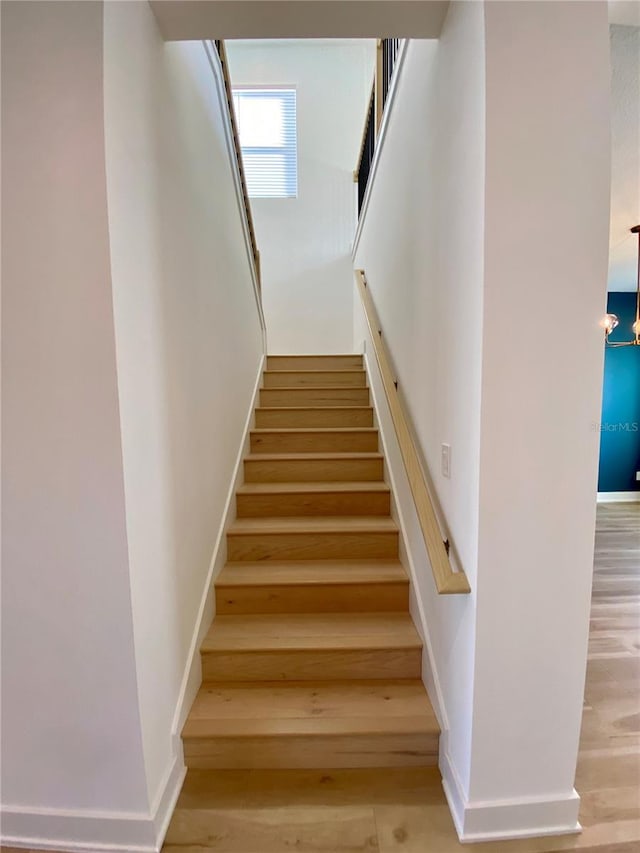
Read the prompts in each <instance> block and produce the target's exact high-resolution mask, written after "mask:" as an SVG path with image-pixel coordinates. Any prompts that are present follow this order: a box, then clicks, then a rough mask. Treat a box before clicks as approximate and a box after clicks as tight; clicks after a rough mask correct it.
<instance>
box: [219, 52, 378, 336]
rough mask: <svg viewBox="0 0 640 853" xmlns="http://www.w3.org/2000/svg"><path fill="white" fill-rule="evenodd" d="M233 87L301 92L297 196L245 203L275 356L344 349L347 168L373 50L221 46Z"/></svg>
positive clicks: (348, 324) (349, 216)
mask: <svg viewBox="0 0 640 853" xmlns="http://www.w3.org/2000/svg"><path fill="white" fill-rule="evenodd" d="M227 53H228V56H229V66H230V70H231V77H232V81H233V83H234V84H236V85H250V84H260V85H269V84H273V85H291V86H295V88H296V90H297V119H298V197H297V198H295V199H262V198H255V199H252V200H251V207H252V210H253V215H254V220H255V226H256V235H257V240H258V246H259V248H260V256H261V266H262V289H263V299H264V310H265V317H266V321H267V329H268V333H269V352H271V353H312V352H318V353H323V352H325V353H330V352H350V351H351V348H352V326H353V308H352V272H351V271H352V266H351V258H350V251H351V242H352V239H353V234H354V230H355V190H354V186H355V185H354V183H353V170H354V169H355V167H356V160H357V156H358V152H359V146H360V140H361V138H362V129H363V125H364V117H365V113H366V108H367V99H368V97H369V94H370V92H371V81H372V79H373V63H374V53H375V45H374V43H373V42H371V41H365V42H360V43H357V42H355V43H354V42H335V43H333V44H331V43H326V42H324V43H322V42H321V43H318V42H314V41H310V42H309V41H305V42H295V41H294V42H287V41H285V42H282V43H280V44H278V43H273V42H266V43H265V42H257V43H246V42H240V43H238V42H227Z"/></svg>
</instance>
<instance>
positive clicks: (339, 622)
mask: <svg viewBox="0 0 640 853" xmlns="http://www.w3.org/2000/svg"><path fill="white" fill-rule="evenodd" d="M244 480H245V482H244V484H243V485H242V486H241V487H240V488H239V489H238V492H237V495H236V501H237V519H236V521H235V522H234V523H233V524H232V526H231V527H230V529H229V531H228V537H227V549H228V563H227V564H226V566H225V567H224V569H223V570H222V572H221V573H220V575H219V577H218V579H217V582H216V584H215V594H216V613H217V615H216V618H215V619H214V621H213V624H212V626H211V628H210V629H209V631H208V633H207V635H206V637H205V639H204V642H203V644H202V647H201V657H202V675H203V683H202V686H201V688H200V690H199V692H198V695H197V697H196V699H195V702H194V704H193V707H192V709H191V712H190V714H189V717H188V719H187V722H186V724H185V726H184V729H183V732H182V738H183V744H184V755H185V762H186V764H187V767H188V768H189V769H190V770H191V769H199V770H202V769H209V770H239V769H295V768H336V769H337V768H365V767H409V766H413V767H416V766H417V767H420V766H433V765H435V764H436V763H437V754H438V739H439V728H438V723H437V721H436V718H435V715H434V713H433V709H432V707H431V704H430V702H429V699H428V697H427V694H426V692H425V689H424V686H423V684H422V681H421V677H420V676H421V659H422V643H421V639H420V637H419V635H418V633H417V631H416V629H415V626H414V624H413V622H412V620H411V616H410V615H409V610H408V603H409V581H408V578H407V576H406V573H405V571H404V568H403V566H402V565H401V563H400V561H399V557H398V537H399V531H398V528H397V525H396V524H395V522H394V521H393V519H392V518H391V515H390V500H391V495H390V489H389V486H388V485H387V484H386V483H385V481H384V459H383V456H382V454H381V452H380V448H379V438H378V431H377V429H376V428H375V427H374V419H373V409H372V406H371V402H370V399H369V389H368V387H367V379H366V373H365V371H364V368H363V364H362V357H361V356H358V355H345V356H270V357H269V358H268V361H267V370H266V371H265V374H264V383H263V388H262V389H261V391H260V405H259V407H258V408H257V410H256V413H255V428H254V429H253V430H252V431H251V446H250V454H249V455H248V456H247V457H246V458H245V460H244Z"/></svg>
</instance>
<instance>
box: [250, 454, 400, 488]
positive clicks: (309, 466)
mask: <svg viewBox="0 0 640 853" xmlns="http://www.w3.org/2000/svg"><path fill="white" fill-rule="evenodd" d="M383 472H384V469H383V464H382V459H381V458H380V459H335V460H333V459H270V460H267V459H265V460H264V461H263V460H260V459H249V460H245V462H244V476H245V480H246V482H247V483H288V482H293V483H304V482H307V483H309V482H318V483H327V482H331V481H336V482H346V483H349V482H359V481H362V480H367V481H379V480H382V477H383Z"/></svg>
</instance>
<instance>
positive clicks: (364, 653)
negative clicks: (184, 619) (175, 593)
mask: <svg viewBox="0 0 640 853" xmlns="http://www.w3.org/2000/svg"><path fill="white" fill-rule="evenodd" d="M421 660H422V650H421V649H420V648H409V649H340V650H331V651H325V650H321V649H310V650H302V651H301V650H294V651H268V652H261V651H248V652H246V651H245V652H236V651H228V650H224V651H221V652H204V653H203V654H202V680H203V682H208V681H233V682H236V681H242V682H245V681H317V680H318V678H319V677H320V678H322V680H323V681H333V680H336V681H343V680H346V679H351V678H354V679H363V678H364V679H367V680H369V681H370V680H374V679H387V678H394V679H398V678H420V670H421Z"/></svg>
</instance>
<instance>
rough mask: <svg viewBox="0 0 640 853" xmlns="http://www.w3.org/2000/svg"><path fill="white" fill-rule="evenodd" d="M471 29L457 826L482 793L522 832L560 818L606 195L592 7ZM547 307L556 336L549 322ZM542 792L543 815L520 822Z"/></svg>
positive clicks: (478, 827)
mask: <svg viewBox="0 0 640 853" xmlns="http://www.w3.org/2000/svg"><path fill="white" fill-rule="evenodd" d="M485 25H486V39H487V42H486V44H487V143H486V144H487V167H486V168H487V171H486V181H487V188H486V202H485V229H486V230H485V291H484V333H483V337H484V344H483V368H482V372H483V386H482V423H481V462H480V528H479V534H480V535H479V555H478V563H479V564H478V605H477V634H476V677H475V695H474V716H473V754H472V761H471V766H472V772H471V785H470V798H471V804H472V813H471V814H470V815H469V816H468V828H469V831H470V832H472V831H474V829H475V831H477V832H482V829H483V826H484V822H485V818H484V815H483V810H482V803H483V802H487V801H489V802H490V801H494V802H500V801H504V800H506V799H510V800H516V801H517V800H518V799H520V800H521V802H523V803H524V804H531V808H530V816H529V819H530V820H531V821H532V822H533V823H534V825H536V824H537V823H540V822H541V821H542V820H548V822H549V824H550V825H553V824H554V823H555V825H557V826H567V825H569V823H570V820H571V815H572V814H573V816H574V817H573V819H574V820H575V819H576V818H577V802H575V801H573V800H572V789H573V780H574V775H575V765H576V757H577V749H578V739H579V733H580V724H581V717H582V698H583V694H584V673H585V664H586V653H587V639H588V631H589V605H590V596H591V576H592V569H593V541H594V528H595V495H596V482H597V466H598V438H599V437H598V432H597V430H594V429H593V424H594V423H597V422H598V419H599V417H600V396H601V387H602V370H603V362H602V358H603V348H602V335H601V330H600V329H599V328H598V320H599V317H600V316H601V313H602V310H603V306H604V302H605V295H606V280H607V254H608V253H607V234H608V224H609V193H610V139H609V43H608V35H609V33H608V22H607V8H606V4H604V3H590V2H584V3H573V2H560V3H552V4H546V3H532V4H524V5H522V4H519V3H489V4H487V5H486V12H485ZM523 94H526V97H523ZM550 313H551V316H552V317H562V318H565V322H567V321H568V322H569V323H570V326H571V332H570V333H569V334H566V333H565V334H562V333H560V330H559V328H558V330H557V332H556V329H555V328H553V326H552V327H551V328H550V327H549V317H550ZM565 332H566V326H565ZM492 742H493V745H492ZM496 743H498V744H499V745H500V748H499V749H496V748H495V744H496ZM523 768H526V772H524V773H523V772H522V771H523ZM544 797H547V798H548V799H549V800H551V801H553V802H554V803H555V806H554V808H549V809H548V810H546V811H545V810H544V809H543V808H541V809H540V814H538V813H537V812H536V809H535V806H534V803H535V801H536V799H537V798H540V799H541V798H544ZM507 811H508V810H507V809H505V820H508V815H507V814H506V812H507ZM515 812H516V810H515V808H514V814H513V819H514V820H522V821H526V820H527V817H526V809H523V814H522V815H520V816H519V817H518V816H517V815H516V813H515Z"/></svg>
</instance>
